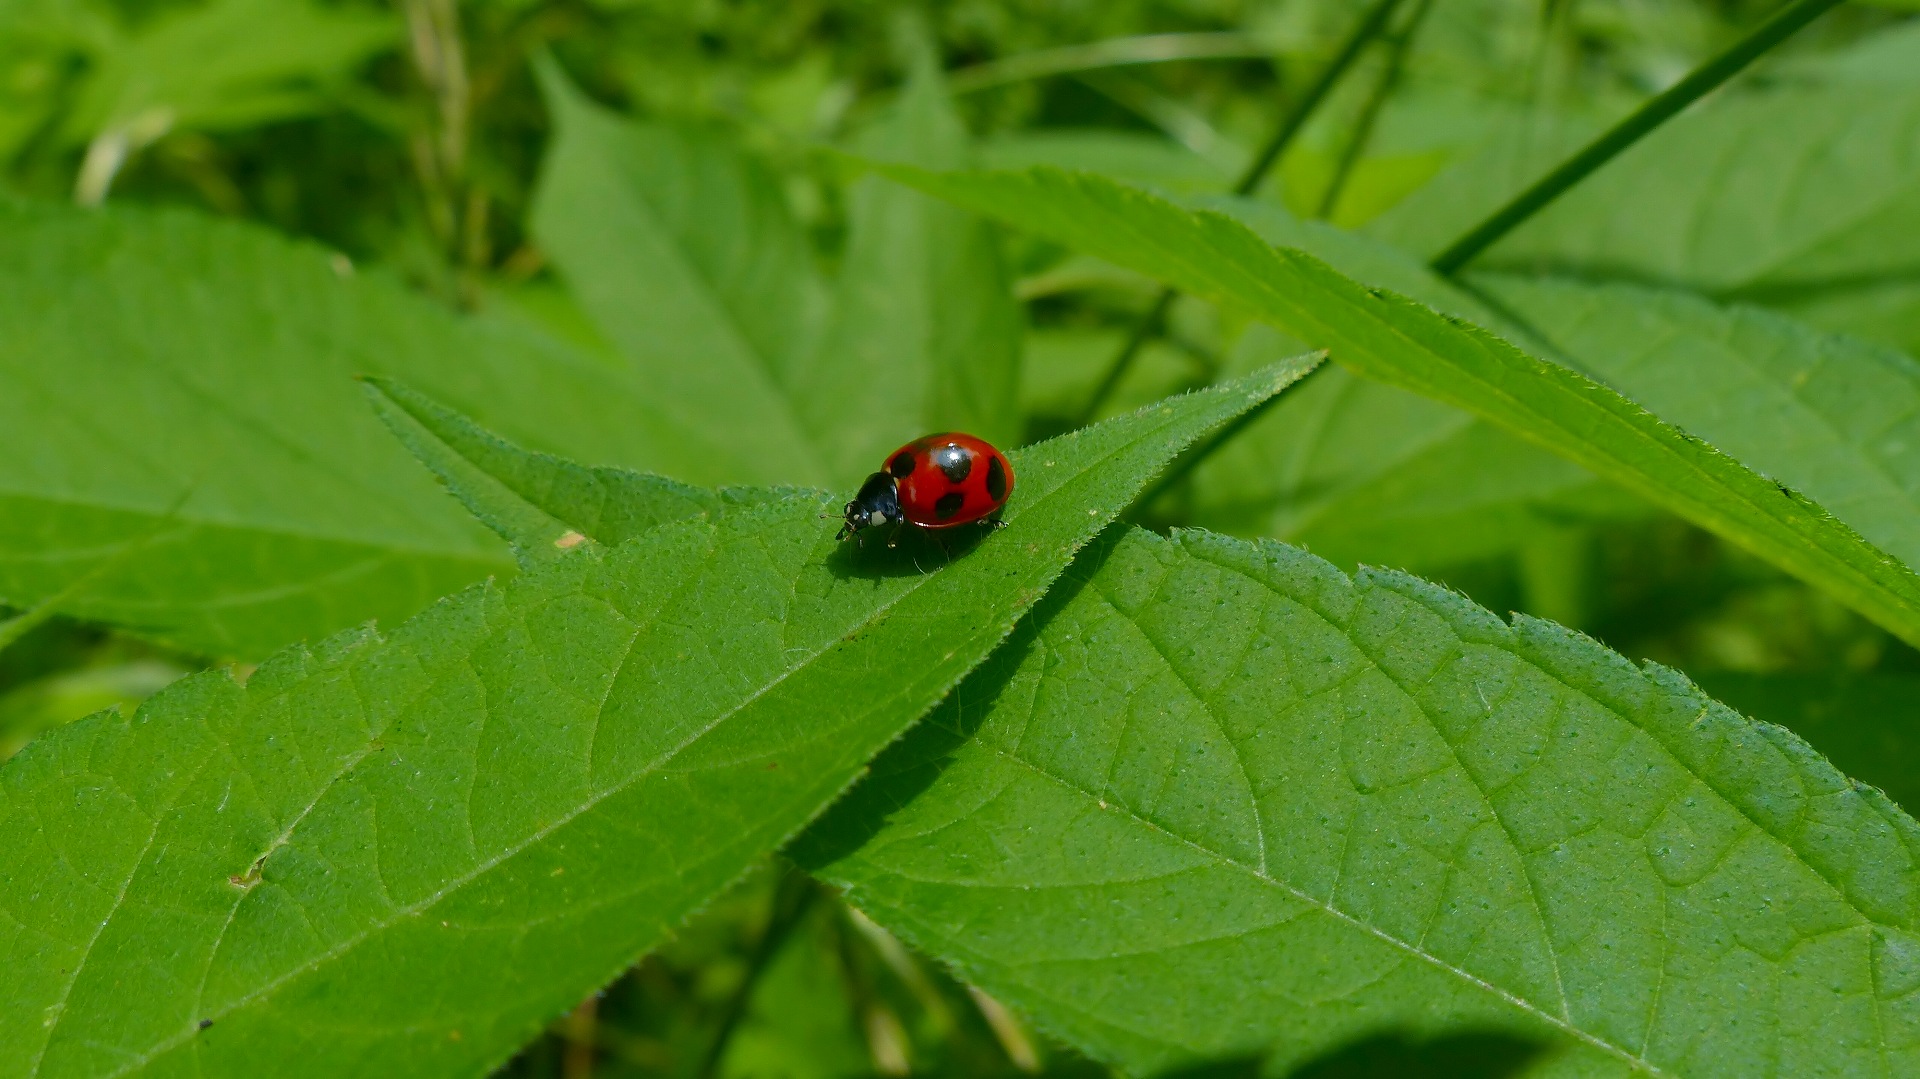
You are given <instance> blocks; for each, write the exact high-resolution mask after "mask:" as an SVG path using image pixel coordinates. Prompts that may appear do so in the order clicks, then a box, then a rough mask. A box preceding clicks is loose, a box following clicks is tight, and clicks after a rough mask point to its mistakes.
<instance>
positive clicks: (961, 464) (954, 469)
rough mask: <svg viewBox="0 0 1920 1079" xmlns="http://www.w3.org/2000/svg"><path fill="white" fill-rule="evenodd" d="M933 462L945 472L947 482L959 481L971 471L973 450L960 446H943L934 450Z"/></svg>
mask: <svg viewBox="0 0 1920 1079" xmlns="http://www.w3.org/2000/svg"><path fill="white" fill-rule="evenodd" d="M933 463H934V464H936V465H939V466H940V471H941V472H944V473H946V476H947V482H948V483H959V482H961V481H962V480H965V479H966V478H967V473H969V472H972V471H973V451H972V450H969V449H965V448H963V447H960V446H944V447H941V448H940V449H938V450H936V451H934V454H933Z"/></svg>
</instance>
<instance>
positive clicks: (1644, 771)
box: [798, 530, 1920, 1076]
mask: <svg viewBox="0 0 1920 1079" xmlns="http://www.w3.org/2000/svg"><path fill="white" fill-rule="evenodd" d="M1917 853H1920V826H1917V825H1916V824H1915V822H1914V821H1913V820H1912V819H1911V818H1909V817H1908V816H1907V815H1906V814H1904V813H1902V812H1901V811H1900V810H1899V809H1898V808H1897V807H1896V806H1894V805H1893V804H1892V803H1890V802H1889V801H1887V799H1886V798H1885V797H1883V796H1882V795H1881V794H1880V793H1879V792H1878V791H1875V790H1872V789H1870V788H1862V787H1859V786H1856V785H1854V784H1852V783H1850V782H1849V781H1848V780H1847V779H1846V778H1845V777H1844V776H1842V775H1841V774H1840V773H1838V772H1836V771H1835V770H1834V769H1833V768H1832V767H1831V766H1830V765H1828V764H1827V763H1826V762H1825V761H1824V760H1822V759H1821V758H1820V757H1819V756H1818V755H1817V754H1815V753H1814V752H1813V751H1812V750H1810V749H1809V748H1808V747H1807V746H1806V745H1805V744H1804V743H1802V742H1800V741H1799V740H1798V739H1797V738H1795V737H1794V736H1793V735H1791V734H1789V733H1788V732H1786V731H1784V730H1781V729H1779V728H1777V727H1771V726H1767V725H1765V724H1759V723H1754V722H1751V721H1749V720H1746V719H1744V718H1742V717H1741V716H1739V715H1737V714H1735V713H1733V712H1732V711H1730V710H1728V709H1726V708H1725V707H1723V706H1721V705H1718V704H1715V703H1714V702H1712V701H1711V700H1709V699H1708V698H1706V697H1705V696H1703V695H1702V694H1701V693H1700V692H1699V691H1698V690H1696V689H1695V688H1693V687H1692V686H1691V685H1690V684H1688V683H1687V682H1686V680H1685V679H1684V678H1682V677H1681V676H1680V675H1678V674H1676V673H1675V672H1673V671H1671V670H1667V669H1664V668H1660V667H1657V666H1651V665H1648V666H1643V667H1636V666H1634V665H1633V664H1631V663H1629V662H1628V661H1626V660H1625V659H1623V658H1622V657H1620V656H1618V655H1616V654H1614V653H1612V652H1609V651H1608V650H1606V649H1605V648H1603V647H1601V646H1600V645H1598V644H1595V643H1594V642H1592V641H1590V640H1588V639H1586V638H1582V637H1579V636H1577V635H1575V634H1572V633H1570V632H1569V631H1566V630H1564V629H1561V628H1559V627H1557V626H1554V625H1551V624H1549V623H1544V622H1540V621H1537V620H1534V619H1529V618H1525V617H1519V618H1516V619H1515V621H1514V622H1513V623H1512V624H1507V623H1504V622H1502V621H1500V620H1499V619H1498V618H1496V617H1494V616H1493V615H1492V614H1490V613H1489V612H1487V611H1485V610H1483V609H1480V608H1478V607H1476V606H1474V605H1473V604H1472V603H1470V602H1469V601H1467V600H1465V599H1464V598H1462V597H1460V596H1458V595H1456V594H1453V593H1450V592H1447V591H1445V590H1442V589H1440V588H1437V587H1435V586H1433V585H1430V584H1426V583H1424V582H1422V581H1419V580H1416V579H1413V578H1410V577H1407V576H1405V575H1402V574H1398V573H1393V572H1381V571H1367V572H1363V573H1361V574H1359V575H1357V576H1355V577H1351V578H1350V577H1347V576H1345V575H1343V574H1341V573H1339V572H1338V571H1337V570H1335V569H1334V568H1333V567H1332V566H1330V565H1328V564H1327V563H1325V562H1323V561H1320V560H1319V559H1316V558H1313V557H1312V556H1310V555H1307V554H1305V553H1304V552H1301V551H1299V550H1297V549H1294V548H1289V547H1286V546H1284V545H1281V544H1278V543H1274V542H1271V541H1268V542H1263V543H1257V544H1255V543H1246V542H1242V541H1237V540H1230V539H1226V538H1222V537H1217V536H1212V535H1209V534H1205V533H1198V532H1184V533H1178V534H1176V535H1175V536H1174V538H1172V539H1161V538H1158V537H1155V536H1153V535H1151V534H1149V533H1145V532H1142V531H1138V530H1129V531H1126V532H1124V533H1114V534H1110V537H1109V538H1103V540H1102V542H1101V543H1100V544H1098V545H1096V546H1095V547H1094V548H1091V549H1089V551H1088V552H1086V553H1085V554H1083V555H1082V557H1081V558H1080V559H1079V560H1078V561H1077V562H1076V563H1075V566H1074V567H1073V569H1072V570H1070V571H1069V573H1068V576H1067V577H1066V578H1065V579H1064V580H1063V581H1062V582H1061V584H1060V585H1059V586H1058V587H1056V589H1055V590H1054V592H1052V593H1051V594H1050V595H1049V597H1048V599H1047V601H1046V602H1045V603H1044V604H1043V605H1042V607H1041V608H1040V609H1038V610H1036V612H1035V613H1034V615H1033V616H1032V617H1031V618H1030V619H1029V620H1028V621H1027V622H1026V623H1024V624H1023V626H1022V628H1021V630H1020V632H1019V633H1017V634H1016V636H1015V638H1014V639H1013V640H1012V641H1010V642H1009V643H1008V645H1007V646H1006V647H1004V648H1002V649H1001V650H1000V651H999V652H997V653H995V655H994V656H993V658H992V659H991V660H989V661H988V662H987V663H986V664H985V665H983V666H982V667H981V668H980V669H979V670H977V671H976V672H975V673H974V674H973V675H972V676H971V677H970V678H969V679H968V681H967V682H966V683H964V684H963V685H962V686H961V687H960V688H959V689H958V690H956V691H955V693H954V694H953V695H952V696H951V697H950V698H949V699H948V701H947V702H946V703H944V704H943V705H942V706H941V708H940V709H938V710H937V711H936V712H935V713H934V715H933V716H931V717H929V720H928V722H927V723H925V724H923V725H921V726H920V727H919V728H917V729H916V730H915V732H914V733H913V734H911V735H910V736H909V738H908V739H907V740H906V741H905V742H904V743H903V744H902V745H901V746H899V747H897V748H896V749H894V750H892V751H890V752H889V753H888V754H887V755H885V756H883V757H882V758H881V759H880V760H878V761H876V762H875V765H874V769H873V776H872V778H871V779H870V780H869V781H868V782H866V783H865V784H863V785H862V786H861V787H860V788H858V789H857V790H856V791H855V792H854V793H853V794H851V795H850V796H849V798H848V799H846V800H844V801H843V802H842V803H841V804H840V805H839V806H837V807H836V808H835V810H834V811H833V812H832V813H831V814H830V815H829V816H828V817H827V818H826V819H825V820H823V821H822V822H820V823H819V824H817V825H816V826H815V827H814V828H813V829H812V830H810V831H809V832H808V833H807V834H806V836H805V837H804V839H803V840H802V842H801V843H800V844H799V846H798V854H799V856H800V857H801V859H802V860H803V862H804V863H805V864H808V865H810V866H812V867H814V868H815V869H816V870H817V871H819V872H821V873H823V874H824V875H825V876H826V877H827V878H828V879H830V880H832V881H834V882H835V883H837V884H838V885H840V886H841V887H844V888H845V889H847V891H848V895H849V898H850V899H851V900H852V901H853V902H854V903H856V904H857V905H858V906H859V907H860V908H861V909H863V910H865V911H866V912H868V913H869V914H870V915H872V916H873V917H874V918H876V919H877V920H878V921H880V922H881V923H882V924H884V925H887V926H888V927H890V928H892V929H894V930H895V931H896V932H898V933H900V934H901V935H902V936H904V937H906V938H907V939H909V940H911V941H913V942H914V943H916V944H918V945H919V946H920V947H922V948H925V949H927V950H929V951H931V952H933V953H934V954H936V955H939V956H941V957H943V958H945V959H947V960H949V961H951V962H952V963H954V964H955V965H956V966H958V967H959V968H960V971H961V973H962V975H963V976H964V977H966V978H968V979H969V980H972V981H975V982H977V983H978V984H980V985H981V986H982V987H983V988H985V989H986V990H987V991H988V992H990V993H992V994H994V995H995V996H997V997H999V998H1000V999H1002V1000H1005V1001H1006V1002H1007V1003H1008V1004H1009V1005H1011V1006H1014V1007H1016V1008H1019V1009H1021V1010H1023V1011H1025V1012H1026V1013H1027V1014H1029V1015H1031V1016H1033V1017H1034V1018H1035V1019H1036V1020H1037V1021H1038V1022H1039V1023H1041V1024H1042V1025H1043V1026H1046V1027H1048V1028H1050V1029H1052V1030H1053V1031H1054V1032H1056V1033H1058V1034H1060V1035H1061V1036H1063V1037H1065V1038H1067V1039H1068V1040H1069V1041H1071V1042H1073V1043H1074V1044H1076V1045H1078V1046H1080V1047H1082V1048H1084V1049H1086V1050H1087V1051H1089V1052H1091V1053H1093V1054H1094V1055H1096V1056H1098V1057H1100V1058H1102V1059H1105V1060H1108V1061H1110V1062H1113V1063H1115V1064H1118V1065H1120V1066H1121V1067H1122V1068H1124V1069H1126V1070H1128V1071H1130V1072H1150V1071H1153V1070H1156V1069H1160V1068H1166V1067H1171V1066H1175V1065H1178V1064H1181V1063H1183V1062H1187V1061H1191V1060H1194V1059H1196V1058H1207V1057H1218V1056H1226V1055H1229V1054H1234V1053H1248V1052H1259V1051H1261V1050H1266V1049H1271V1050H1272V1052H1273V1053H1274V1058H1273V1059H1272V1060H1271V1061H1270V1062H1269V1068H1270V1070H1272V1071H1275V1072H1276V1073H1277V1072H1278V1071H1281V1070H1284V1068H1285V1067H1286V1066H1287V1065H1290V1064H1298V1063H1301V1062H1302V1061H1304V1060H1306V1059H1310V1058H1312V1057H1314V1056H1317V1055H1319V1054H1322V1053H1325V1052H1328V1051H1329V1050H1331V1049H1334V1048H1336V1047H1338V1046H1341V1045H1344V1044H1347V1043H1349V1042H1351V1041H1352V1040H1353V1039H1355V1038H1358V1037H1360V1036H1362V1035H1365V1034H1368V1033H1371V1032H1373V1031H1377V1030H1380V1029H1383V1028H1388V1029H1394V1030H1396V1031H1399V1032H1401V1033H1402V1035H1403V1036H1405V1037H1410V1038H1415V1039H1420V1038H1428V1037H1431V1036H1433V1035H1435V1034H1438V1033H1441V1032H1445V1031H1452V1030H1459V1029H1461V1028H1467V1029H1472V1030H1476V1031H1481V1032H1487V1033H1492V1034H1498V1035H1503V1036H1506V1037H1510V1038H1514V1039H1519V1040H1522V1041H1526V1042H1535V1043H1544V1044H1545V1045H1547V1046H1549V1047H1550V1052H1549V1054H1548V1055H1547V1056H1546V1057H1545V1058H1543V1059H1542V1061H1541V1062H1540V1064H1539V1072H1540V1073H1544V1074H1554V1075H1600V1074H1624V1073H1626V1072H1627V1071H1628V1070H1630V1069H1637V1070H1639V1071H1641V1072H1645V1073H1653V1074H1665V1075H1700V1076H1710V1075H1725V1076H1746V1075H1841V1074H1903V1073H1905V1072H1906V1071H1908V1070H1910V1069H1913V1068H1914V1067H1916V1066H1920V1059H1917V1058H1916V1055H1915V1054H1916V1050H1915V1048H1914V1047H1915V1045H1916V1042H1915V1039H1914V1037H1913V1035H1914V1032H1915V1031H1916V1029H1920V1006H1916V1001H1920V996H1916V994H1915V993H1914V989H1915V987H1916V986H1920V964H1916V962H1915V958H1914V957H1915V956H1916V955H1920V951H1916V945H1920V934H1916V932H1915V928H1916V927H1915V924H1914V923H1915V916H1916V896H1920V871H1917V867H1916V854H1917Z"/></svg>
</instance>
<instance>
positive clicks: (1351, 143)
mask: <svg viewBox="0 0 1920 1079" xmlns="http://www.w3.org/2000/svg"><path fill="white" fill-rule="evenodd" d="M1431 10H1433V0H1420V2H1419V3H1418V4H1416V5H1414V9H1413V14H1411V15H1409V16H1407V23H1406V25H1405V26H1402V27H1401V28H1400V32H1399V33H1397V34H1394V35H1393V37H1392V38H1391V39H1390V41H1391V45H1390V48H1389V51H1388V53H1387V66H1386V68H1385V69H1383V70H1382V71H1381V73H1380V81H1378V82H1376V83H1374V85H1373V93H1372V95H1371V96H1369V97H1368V98H1367V101H1366V104H1365V105H1362V106H1361V108H1360V115H1359V117H1358V118H1357V119H1356V120H1355V121H1354V126H1353V135H1352V137H1351V138H1349V139H1348V140H1347V145H1346V146H1345V147H1344V148H1343V149H1342V150H1341V152H1340V161H1339V163H1338V164H1337V165H1335V166H1334V170H1333V175H1332V176H1331V177H1328V179H1327V186H1326V189H1325V190H1324V191H1322V192H1320V206H1319V207H1318V208H1317V209H1316V210H1315V211H1314V214H1313V216H1314V217H1316V218H1319V219H1320V220H1322V221H1325V220H1326V219H1328V218H1330V217H1332V216H1333V208H1334V206H1335V205H1336V204H1338V203H1339V201H1340V193H1341V192H1342V191H1345V190H1346V187H1347V180H1348V179H1349V178H1351V177H1352V175H1353V169H1354V166H1355V165H1357V164H1359V163H1360V155H1361V154H1363V153H1365V152H1366V149H1367V144H1368V143H1370V142H1372V141H1373V129H1374V126H1375V125H1376V124H1377V123H1378V122H1379V120H1380V110H1381V109H1383V108H1385V107H1386V104H1387V99H1388V98H1391V97H1392V96H1393V91H1394V89H1395V88H1396V87H1398V86H1399V84H1400V76H1401V75H1402V74H1403V73H1404V72H1405V71H1406V66H1407V51H1408V50H1409V49H1410V48H1412V46H1413V37H1414V35H1415V34H1416V33H1418V32H1419V30H1420V24H1421V23H1422V22H1423V21H1425V19H1426V17H1427V12H1429V11H1431Z"/></svg>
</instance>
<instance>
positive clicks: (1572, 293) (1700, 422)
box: [1476, 275, 1920, 566]
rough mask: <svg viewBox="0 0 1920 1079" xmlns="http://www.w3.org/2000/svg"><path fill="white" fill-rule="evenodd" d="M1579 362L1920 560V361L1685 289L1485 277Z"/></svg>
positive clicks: (1888, 547)
mask: <svg viewBox="0 0 1920 1079" xmlns="http://www.w3.org/2000/svg"><path fill="white" fill-rule="evenodd" d="M1476 282H1477V283H1480V284H1482V285H1484V286H1485V287H1486V288H1487V289H1488V290H1490V291H1491V292H1492V293H1493V294H1494V295H1495V296H1497V297H1499V299H1500V300H1501V302H1503V303H1505V304H1507V305H1508V306H1509V307H1510V308H1511V309H1512V310H1514V311H1517V312H1519V313H1520V314H1521V315H1522V316H1523V317H1525V318H1526V319H1527V320H1528V322H1529V323H1530V324H1531V325H1533V326H1534V327H1535V328H1536V329H1537V330H1538V331H1539V332H1541V333H1542V334H1544V335H1546V336H1547V337H1548V338H1550V339H1551V340H1552V343H1553V345H1554V346H1555V347H1557V348H1559V349H1561V350H1562V351H1564V352H1565V353H1566V354H1567V355H1568V356H1570V357H1571V358H1572V359H1573V361H1574V362H1576V363H1578V364H1579V365H1580V366H1581V367H1582V368H1583V369H1584V370H1586V371H1588V372H1590V373H1591V374H1593V375H1594V376H1595V377H1596V378H1599V379H1601V380H1603V381H1605V382H1606V383H1607V384H1608V385H1611V386H1613V387H1615V388H1617V389H1619V390H1620V391H1621V392H1622V393H1624V394H1626V395H1628V396H1629V397H1631V398H1633V399H1634V400H1635V401H1636V402H1638V403H1640V404H1642V405H1644V406H1646V407H1647V408H1649V409H1651V410H1652V411H1653V412H1655V413H1656V414H1658V415H1659V416H1660V417H1661V418H1662V419H1665V420H1666V421H1668V422H1669V423H1673V424H1675V425H1677V426H1679V427H1683V428H1685V429H1686V430H1688V431H1691V432H1693V433H1694V434H1697V435H1699V436H1701V437H1703V438H1706V439H1708V440H1709V441H1711V442H1712V443H1713V444H1714V445H1715V446H1717V447H1719V448H1720V449H1722V450H1725V451H1726V452H1727V453H1730V454H1732V455H1733V456H1735V457H1737V458H1739V459H1740V460H1741V461H1742V462H1744V463H1745V464H1746V465H1747V466H1748V467H1750V468H1753V469H1755V470H1756V471H1759V472H1761V473H1764V474H1765V475H1768V476H1771V477H1773V478H1774V479H1777V480H1781V481H1783V482H1786V483H1789V484H1791V485H1792V486H1793V487H1794V488H1795V489H1796V490H1799V491H1800V492H1802V493H1804V494H1806V495H1807V496H1808V497H1810V498H1813V499H1814V500H1816V501H1818V502H1819V503H1820V505H1822V506H1824V507H1826V508H1827V509H1829V510H1831V511H1832V512H1833V514H1834V515H1835V516H1836V517H1839V518H1840V519H1841V520H1843V521H1845V522H1846V523H1847V524H1848V525H1850V526H1851V527H1853V528H1854V529H1855V530H1856V531H1858V532H1859V533H1860V534H1861V535H1862V536H1864V537H1866V538H1867V539H1868V540H1870V541H1871V542H1873V543H1876V544H1878V545H1879V546H1880V548H1881V549H1882V550H1885V551H1887V552H1888V553H1889V554H1892V555H1894V556H1896V557H1898V558H1901V559H1903V560H1904V561H1905V562H1906V563H1907V564H1908V565H1909V566H1920V364H1916V363H1915V362H1914V361H1913V360H1912V359H1911V358H1909V357H1907V356H1904V355H1902V354H1900V353H1898V352H1895V351H1892V350H1891V349H1887V348H1884V347H1881V346H1877V345H1870V344H1867V343H1865V342H1861V341H1857V340H1854V339H1851V338H1847V337H1840V336H1836V335H1833V334H1826V333H1821V332H1819V331H1816V330H1814V329H1812V328H1811V327H1808V326H1805V325H1803V324H1800V323H1797V322H1795V321H1794V320H1792V319H1789V318H1783V317H1781V316H1779V315H1775V314H1771V313H1769V312H1766V311H1762V310H1758V309H1755V308H1752V307H1720V306H1716V305H1714V304H1711V303H1708V302H1706V301H1704V300H1701V299H1699V298H1698V297H1695V296H1691V295H1688V294H1686V293H1682V292H1676V291H1670V290H1658V289H1648V288H1638V287H1631V286H1625V285H1612V286H1594V285H1583V284H1576V283H1572V282H1559V281H1550V280H1533V279H1527V278H1521V277H1514V276H1507V275H1488V276H1487V277H1485V278H1476Z"/></svg>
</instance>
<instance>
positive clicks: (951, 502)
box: [933, 491, 967, 521]
mask: <svg viewBox="0 0 1920 1079" xmlns="http://www.w3.org/2000/svg"><path fill="white" fill-rule="evenodd" d="M966 500H967V496H966V495H963V494H961V493H960V492H958V491H948V492H947V493H946V494H943V495H941V496H940V501H938V502H935V503H934V504H933V516H934V518H935V519H936V520H941V521H944V520H946V519H947V518H949V517H951V516H953V515H954V514H956V513H959V512H960V505H961V503H963V502H965V501H966Z"/></svg>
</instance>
